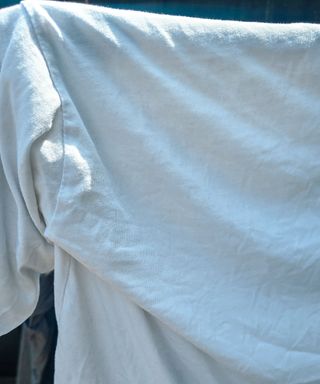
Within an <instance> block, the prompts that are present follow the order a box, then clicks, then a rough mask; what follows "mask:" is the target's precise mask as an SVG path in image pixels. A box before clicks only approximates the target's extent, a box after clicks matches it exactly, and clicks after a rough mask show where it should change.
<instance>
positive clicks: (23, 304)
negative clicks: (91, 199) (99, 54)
mask: <svg viewBox="0 0 320 384" xmlns="http://www.w3.org/2000/svg"><path fill="white" fill-rule="evenodd" d="M12 9H13V8H12ZM8 13H10V11H9V12H8V11H6V14H5V17H2V18H1V16H2V15H1V14H0V36H1V39H2V41H1V50H0V54H1V55H2V57H0V61H1V72H0V185H1V189H0V334H4V333H7V332H9V331H10V330H12V329H13V328H15V327H16V326H18V325H19V324H20V323H22V322H23V321H24V320H25V319H26V318H28V317H29V316H30V314H31V313H32V312H33V310H34V308H35V306H36V304H37V300H38V296H39V276H40V274H41V273H47V272H49V271H50V270H52V269H53V267H54V257H53V255H54V252H53V251H54V250H53V245H52V244H51V243H50V242H48V241H47V240H46V238H45V236H44V231H45V227H46V222H47V220H49V219H50V217H49V216H50V213H51V210H52V209H53V208H54V205H55V194H56V191H57V190H58V188H59V183H60V180H59V177H60V164H61V162H62V152H61V151H60V148H61V146H59V145H60V144H59V143H60V138H61V134H60V128H61V126H60V120H61V119H60V100H59V96H58V94H57V92H56V91H55V89H54V87H53V84H52V82H51V78H50V74H49V71H48V68H47V66H46V62H45V60H44V58H43V55H42V54H41V50H40V49H39V47H38V45H37V41H36V38H35V36H34V34H33V32H32V27H31V26H30V24H29V23H28V20H27V18H26V17H25V16H24V14H23V11H22V9H19V11H17V8H16V7H15V8H14V17H15V18H16V19H15V22H14V28H13V30H12V31H11V33H10V35H7V34H3V33H2V32H3V31H7V29H8V28H7V23H8V22H9V21H8V20H9V19H10V23H11V25H12V24H13V23H12V17H8ZM4 36H5V38H6V39H7V41H4V40H3V39H4ZM48 191H50V193H48Z"/></svg>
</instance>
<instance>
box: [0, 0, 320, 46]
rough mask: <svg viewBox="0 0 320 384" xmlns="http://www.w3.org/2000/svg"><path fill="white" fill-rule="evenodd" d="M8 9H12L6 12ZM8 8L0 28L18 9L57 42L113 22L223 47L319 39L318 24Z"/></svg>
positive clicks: (44, 2) (80, 8)
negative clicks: (81, 30)
mask: <svg viewBox="0 0 320 384" xmlns="http://www.w3.org/2000/svg"><path fill="white" fill-rule="evenodd" d="M10 8H12V9H11V10H10V11H9V9H10ZM10 8H9V9H8V10H6V11H3V10H2V11H0V28H1V20H3V19H5V18H6V16H5V15H6V14H11V15H12V14H13V13H17V11H18V12H19V9H21V8H22V9H24V11H25V12H26V14H28V15H29V17H30V20H31V22H32V24H33V28H35V29H38V28H40V27H41V26H46V28H48V27H49V29H50V27H51V29H53V30H54V31H55V32H56V33H57V35H58V36H59V37H60V38H61V39H62V38H63V36H62V35H63V33H64V32H65V31H67V30H68V29H71V28H73V27H74V26H75V24H78V25H79V24H83V27H84V28H87V27H90V26H91V27H93V28H95V29H99V30H100V31H101V32H102V33H103V32H104V30H103V26H104V25H105V24H106V23H108V22H109V23H112V22H115V21H116V22H118V23H121V25H128V26H130V27H131V28H134V29H137V30H140V31H141V32H144V33H145V35H152V36H158V37H160V38H161V36H162V37H164V36H163V33H169V34H174V35H177V34H178V35H179V36H181V35H183V36H184V37H187V38H197V37H199V36H201V37H204V36H205V38H208V36H209V35H210V36H211V38H213V39H215V41H221V42H223V43H224V44H228V43H231V44H233V43H237V42H239V41H244V40H246V41H248V40H252V39H253V40H260V41H263V42H265V43H267V44H274V43H285V44H290V45H292V46H296V45H297V44H301V45H308V43H312V42H314V41H315V40H318V39H319V36H320V24H314V23H313V24H311V23H288V24H281V23H264V22H253V21H236V20H219V19H204V18H197V17H189V16H181V15H167V14H157V13H151V12H145V11H137V10H130V9H116V8H111V7H108V6H98V5H92V4H79V3H73V2H67V3H66V2H58V1H48V0H39V1H37V0H23V1H21V3H20V5H17V6H14V7H10ZM1 13H2V15H1ZM11 17H12V16H11ZM2 24H3V23H2ZM100 28H101V29H100ZM42 33H45V31H42Z"/></svg>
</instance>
